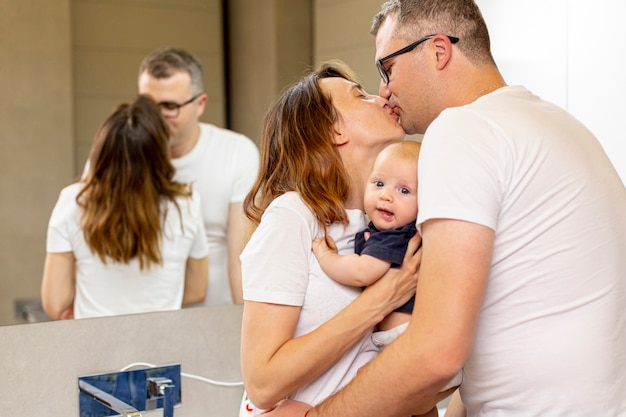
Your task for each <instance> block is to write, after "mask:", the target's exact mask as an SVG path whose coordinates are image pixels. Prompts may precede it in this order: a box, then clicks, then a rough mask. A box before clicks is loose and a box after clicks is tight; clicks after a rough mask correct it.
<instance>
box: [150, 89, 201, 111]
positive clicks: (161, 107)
mask: <svg viewBox="0 0 626 417" xmlns="http://www.w3.org/2000/svg"><path fill="white" fill-rule="evenodd" d="M202 94H204V92H201V93H198V94H196V95H195V96H193V97H191V98H190V99H189V100H187V101H185V102H184V103H181V104H178V103H176V102H174V101H159V102H158V103H157V105H158V106H159V108H160V109H161V111H162V112H163V110H165V111H171V112H172V113H173V112H174V109H175V111H176V114H175V115H174V114H173V115H166V116H165V117H178V115H179V114H180V108H181V107H185V106H186V105H187V104H191V103H193V102H194V101H196V100H197V99H198V97H200V96H201V95H202ZM166 105H167V106H171V107H172V109H167V108H165V109H164V108H163V106H166Z"/></svg>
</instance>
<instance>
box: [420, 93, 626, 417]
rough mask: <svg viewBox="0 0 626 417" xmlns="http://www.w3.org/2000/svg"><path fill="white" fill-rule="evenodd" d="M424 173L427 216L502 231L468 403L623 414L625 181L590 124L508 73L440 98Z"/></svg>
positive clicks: (473, 410) (524, 410)
mask: <svg viewBox="0 0 626 417" xmlns="http://www.w3.org/2000/svg"><path fill="white" fill-rule="evenodd" d="M419 178H420V187H419V206H420V210H419V214H418V221H417V222H418V226H420V225H421V224H422V223H423V222H425V221H427V220H429V219H436V218H449V219H459V220H465V221H468V222H473V223H478V224H481V225H484V226H487V227H489V228H491V229H493V230H494V231H495V247H494V253H493V259H492V264H491V273H490V276H489V282H488V286H487V289H486V292H485V298H484V301H483V304H482V307H481V311H480V317H479V321H478V327H477V330H476V337H475V342H474V347H473V350H472V352H471V354H470V356H469V358H468V360H467V362H466V364H465V366H464V380H463V384H462V386H461V396H462V399H463V402H464V404H465V406H466V407H467V409H468V416H519V417H531V416H542V417H543V416H550V417H556V416H563V417H572V416H603V417H604V416H623V415H626V190H625V189H624V185H623V184H622V182H621V181H620V179H619V176H618V175H617V173H616V171H615V169H614V168H613V167H612V165H611V163H610V161H609V159H608V158H607V156H606V154H605V153H604V151H603V149H602V147H601V146H600V144H599V142H598V141H597V140H596V139H595V137H594V136H593V135H592V134H591V132H589V131H588V130H587V129H586V128H585V127H584V126H583V125H582V124H580V123H579V122H578V121H576V120H575V119H574V118H573V117H572V116H571V115H569V114H568V113H567V112H565V111H564V110H562V109H560V108H558V107H556V106H554V105H552V104H549V103H546V102H545V101H542V100H540V99H539V98H538V97H536V96H534V95H532V94H531V93H530V92H528V91H527V90H526V89H524V88H522V87H504V88H501V89H499V90H497V91H495V92H493V93H491V94H489V95H487V96H484V97H482V98H480V99H478V100H477V101H475V102H474V103H472V104H469V105H467V106H463V107H457V108H450V109H447V110H445V111H444V112H442V114H441V115H440V116H439V117H438V118H437V119H436V120H435V121H434V122H433V123H432V124H431V126H430V127H429V128H428V130H427V132H426V134H425V135H424V138H423V142H422V148H421V153H420V160H419ZM425 244H427V242H425Z"/></svg>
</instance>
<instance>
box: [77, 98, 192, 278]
mask: <svg viewBox="0 0 626 417" xmlns="http://www.w3.org/2000/svg"><path fill="white" fill-rule="evenodd" d="M168 141H169V128H168V127H167V124H166V122H165V121H164V120H163V117H162V116H161V112H160V110H159V107H158V106H157V104H156V103H155V102H154V101H152V100H151V99H150V98H148V97H145V96H139V97H137V99H135V101H133V102H132V103H130V104H122V105H120V106H119V107H118V108H117V109H116V110H115V111H114V112H113V114H111V115H110V116H109V117H108V119H107V120H106V121H105V122H104V123H103V125H102V126H101V127H100V129H99V131H98V133H97V134H96V137H95V139H94V143H93V146H92V148H91V154H90V167H89V172H88V174H87V177H86V179H85V185H84V186H83V188H82V189H81V191H80V193H79V194H78V196H77V197H76V201H77V203H78V205H79V206H80V207H81V209H82V214H81V225H82V228H83V233H84V236H85V241H86V242H87V245H88V246H89V248H90V249H91V251H92V252H93V253H95V254H97V255H98V256H99V258H100V259H101V260H102V262H103V263H106V262H107V260H112V261H113V262H118V263H124V264H127V263H129V262H130V260H131V259H133V258H135V257H136V258H137V259H138V261H139V266H140V269H141V270H144V269H150V267H151V266H152V265H153V264H162V256H161V237H162V234H163V230H162V229H163V219H164V218H165V214H166V207H167V205H166V204H163V203H165V202H166V201H167V200H169V201H171V202H173V203H174V205H175V207H176V208H177V209H178V212H179V215H180V207H179V206H178V204H177V202H176V198H177V197H179V196H185V197H188V196H190V195H191V191H190V189H189V187H188V186H187V185H185V184H182V183H178V182H176V181H174V180H173V177H174V172H175V170H174V166H173V165H172V163H171V162H170V160H169V151H168Z"/></svg>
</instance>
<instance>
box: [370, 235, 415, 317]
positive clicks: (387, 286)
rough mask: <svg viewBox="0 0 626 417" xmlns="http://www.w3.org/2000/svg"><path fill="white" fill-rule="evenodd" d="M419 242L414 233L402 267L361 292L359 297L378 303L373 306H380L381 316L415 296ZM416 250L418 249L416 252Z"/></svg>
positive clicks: (391, 271)
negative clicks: (371, 299) (369, 298)
mask: <svg viewBox="0 0 626 417" xmlns="http://www.w3.org/2000/svg"><path fill="white" fill-rule="evenodd" d="M421 242H422V239H421V237H420V235H419V234H418V233H416V234H415V236H413V237H412V238H411V239H410V240H409V245H408V247H407V251H406V253H405V255H404V261H403V262H402V266H401V267H400V268H391V269H390V270H389V271H388V272H387V273H386V274H385V275H383V277H382V278H380V279H379V280H378V281H376V282H375V283H373V284H372V285H370V286H368V287H367V288H366V289H365V291H363V294H362V295H361V297H363V296H371V297H372V298H373V301H372V302H373V303H378V304H374V305H379V306H381V308H382V310H383V314H385V315H386V314H388V313H390V312H392V311H393V310H395V309H396V308H398V307H400V306H401V305H403V304H404V303H406V302H407V301H409V299H410V298H411V297H412V296H413V295H415V289H416V288H417V278H418V276H419V267H420V263H421V261H422V250H421V248H420V243H421ZM418 248H420V249H419V250H418ZM385 307H386V308H385Z"/></svg>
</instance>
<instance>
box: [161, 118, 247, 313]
mask: <svg viewBox="0 0 626 417" xmlns="http://www.w3.org/2000/svg"><path fill="white" fill-rule="evenodd" d="M171 161H172V164H173V165H174V167H175V168H176V174H175V175H174V179H175V180H176V181H180V182H184V183H188V184H191V185H192V187H193V189H194V191H195V192H196V193H198V195H199V196H200V201H201V206H202V217H203V219H204V228H205V230H206V235H207V239H208V242H209V287H208V289H207V296H206V300H205V305H220V304H232V302H233V299H232V294H231V290H230V280H229V277H228V248H227V241H226V232H227V226H228V209H229V206H230V203H239V202H242V201H243V199H244V198H245V197H246V194H248V191H250V188H252V184H253V183H254V180H255V179H256V175H257V171H258V169H259V150H258V148H257V147H256V145H255V144H254V142H252V141H251V140H250V139H249V138H247V137H246V136H244V135H242V134H239V133H236V132H233V131H230V130H226V129H221V128H219V127H216V126H213V125H209V124H206V123H200V138H199V139H198V143H197V144H196V145H195V146H194V148H193V149H192V150H191V152H189V153H188V154H186V155H184V156H182V157H180V158H175V159H172V160H171Z"/></svg>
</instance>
